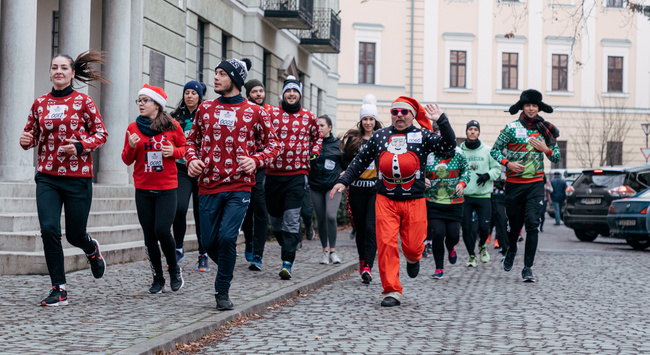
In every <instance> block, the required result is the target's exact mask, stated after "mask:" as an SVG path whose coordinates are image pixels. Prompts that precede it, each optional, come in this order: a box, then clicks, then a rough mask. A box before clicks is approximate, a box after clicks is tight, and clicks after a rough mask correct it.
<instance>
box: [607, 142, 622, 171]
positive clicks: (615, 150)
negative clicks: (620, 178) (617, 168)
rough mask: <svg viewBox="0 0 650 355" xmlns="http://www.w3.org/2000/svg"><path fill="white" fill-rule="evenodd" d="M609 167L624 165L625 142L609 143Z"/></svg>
mask: <svg viewBox="0 0 650 355" xmlns="http://www.w3.org/2000/svg"><path fill="white" fill-rule="evenodd" d="M607 165H610V166H611V165H623V142H607Z"/></svg>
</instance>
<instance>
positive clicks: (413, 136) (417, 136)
mask: <svg viewBox="0 0 650 355" xmlns="http://www.w3.org/2000/svg"><path fill="white" fill-rule="evenodd" d="M406 143H414V144H421V143H422V132H411V133H409V134H407V135H406Z"/></svg>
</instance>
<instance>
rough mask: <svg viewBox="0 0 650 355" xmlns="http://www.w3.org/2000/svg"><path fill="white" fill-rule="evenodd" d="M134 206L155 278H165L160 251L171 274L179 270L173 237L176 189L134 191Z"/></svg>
mask: <svg viewBox="0 0 650 355" xmlns="http://www.w3.org/2000/svg"><path fill="white" fill-rule="evenodd" d="M135 206H136V209H137V210H138V220H139V221H140V225H141V226H142V232H143V233H144V245H145V247H146V249H147V255H148V256H149V263H150V265H151V271H152V272H153V274H154V278H162V277H164V276H163V268H162V260H161V255H160V249H159V248H158V242H160V248H162V252H163V254H165V259H167V264H168V265H169V269H170V270H174V269H175V268H176V265H177V263H176V253H175V250H174V249H175V248H176V243H175V242H174V237H173V236H172V233H171V226H172V221H173V217H174V215H175V214H176V189H171V190H160V191H155V190H142V189H135Z"/></svg>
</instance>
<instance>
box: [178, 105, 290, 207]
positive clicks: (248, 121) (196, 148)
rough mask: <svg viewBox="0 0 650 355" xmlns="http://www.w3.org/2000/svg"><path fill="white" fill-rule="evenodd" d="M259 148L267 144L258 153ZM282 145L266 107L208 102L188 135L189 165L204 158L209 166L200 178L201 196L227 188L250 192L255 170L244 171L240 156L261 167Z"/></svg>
mask: <svg viewBox="0 0 650 355" xmlns="http://www.w3.org/2000/svg"><path fill="white" fill-rule="evenodd" d="M257 147H264V149H263V150H262V151H260V152H256V148H257ZM280 149H281V145H280V142H278V137H277V136H276V134H275V130H273V127H271V121H270V120H269V116H268V114H267V113H266V111H265V110H264V108H263V107H261V106H259V105H257V104H254V103H252V102H250V101H248V100H244V101H242V102H240V103H237V104H225V103H222V102H219V99H214V100H211V101H204V102H203V103H201V105H200V106H199V110H198V111H197V112H196V118H195V119H194V124H192V128H191V129H190V133H189V134H188V136H187V152H186V153H185V159H186V160H187V163H186V165H188V166H189V164H190V162H192V161H193V160H197V159H199V157H200V159H202V160H203V163H204V164H205V168H204V169H203V172H202V173H201V176H200V177H199V195H210V194H216V193H220V192H225V191H250V190H251V186H253V185H255V172H253V173H252V174H246V173H244V172H243V171H242V170H241V168H239V165H238V164H237V156H246V157H250V158H253V159H254V160H255V163H256V165H257V168H263V167H266V166H268V164H269V163H270V162H271V161H273V159H275V157H276V156H277V155H278V153H279V152H280Z"/></svg>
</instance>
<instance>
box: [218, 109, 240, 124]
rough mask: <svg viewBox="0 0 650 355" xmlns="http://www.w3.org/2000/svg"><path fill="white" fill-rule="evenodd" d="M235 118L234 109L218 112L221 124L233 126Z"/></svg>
mask: <svg viewBox="0 0 650 355" xmlns="http://www.w3.org/2000/svg"><path fill="white" fill-rule="evenodd" d="M236 120H237V116H235V111H221V112H219V124H220V125H222V126H234V125H235V121H236Z"/></svg>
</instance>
